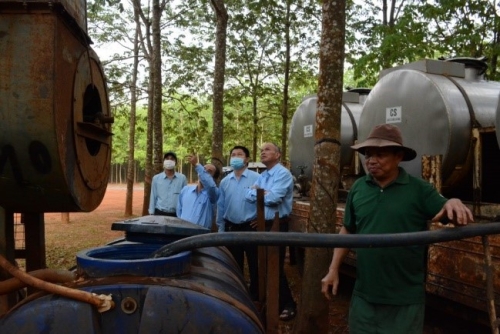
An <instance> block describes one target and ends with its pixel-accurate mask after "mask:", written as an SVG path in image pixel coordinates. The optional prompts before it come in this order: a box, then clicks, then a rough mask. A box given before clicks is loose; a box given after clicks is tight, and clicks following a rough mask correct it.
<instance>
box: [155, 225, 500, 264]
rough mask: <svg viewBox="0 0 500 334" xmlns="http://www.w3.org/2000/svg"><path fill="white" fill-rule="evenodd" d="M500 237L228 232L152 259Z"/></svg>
mask: <svg viewBox="0 0 500 334" xmlns="http://www.w3.org/2000/svg"><path fill="white" fill-rule="evenodd" d="M490 234H500V222H493V223H474V224H470V225H467V226H463V227H443V228H440V229H438V230H433V231H423V232H412V233H391V234H320V233H298V232H230V233H208V234H202V235H196V236H192V237H188V238H185V239H181V240H178V241H175V242H173V243H171V244H168V245H165V246H163V247H161V248H160V249H158V250H157V251H156V252H154V253H153V254H152V255H151V256H152V257H167V256H171V255H173V254H177V253H179V252H182V251H186V250H192V249H195V248H202V247H214V246H236V245H241V244H247V245H262V246H301V247H316V248H334V247H342V248H351V247H355V248H371V247H400V246H410V245H428V244H432V243H436V242H444V241H451V240H458V239H464V238H471V237H476V236H480V235H490Z"/></svg>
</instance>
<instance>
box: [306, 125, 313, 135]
mask: <svg viewBox="0 0 500 334" xmlns="http://www.w3.org/2000/svg"><path fill="white" fill-rule="evenodd" d="M312 136H313V126H312V124H309V125H304V138H307V137H312Z"/></svg>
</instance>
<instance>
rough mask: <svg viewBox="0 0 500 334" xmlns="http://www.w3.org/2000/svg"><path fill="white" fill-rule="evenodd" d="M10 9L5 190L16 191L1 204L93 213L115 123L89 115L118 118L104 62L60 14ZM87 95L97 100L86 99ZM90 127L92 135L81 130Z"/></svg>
mask: <svg viewBox="0 0 500 334" xmlns="http://www.w3.org/2000/svg"><path fill="white" fill-rule="evenodd" d="M5 6H6V5H5V2H3V3H0V36H1V37H0V49H1V50H2V52H1V53H0V63H1V64H2V66H1V67H0V100H1V101H2V103H1V104H0V154H1V156H0V187H1V188H2V189H9V191H2V192H1V193H0V206H3V207H6V208H8V209H9V210H12V211H15V212H71V211H91V210H93V209H95V208H96V207H97V206H98V205H99V204H100V202H101V201H102V198H103V197H104V192H105V190H106V185H107V183H106V182H105V181H107V178H108V175H109V164H110V153H111V147H110V145H111V132H110V125H109V123H105V124H102V123H99V122H97V124H96V121H95V119H92V117H89V116H92V115H96V114H98V113H101V114H103V115H105V116H107V117H105V118H104V119H107V120H108V121H109V116H110V110H109V103H108V95H107V91H106V86H105V81H104V77H103V73H102V69H101V67H100V63H99V60H98V58H97V56H96V55H95V53H94V52H93V51H92V50H91V49H90V48H89V45H88V44H86V42H85V38H84V37H82V34H81V31H80V29H76V28H72V27H71V26H69V25H68V24H67V22H66V19H65V18H63V17H62V16H61V15H60V13H59V12H58V11H51V10H49V9H39V7H36V8H37V9H36V10H29V11H28V10H26V9H24V7H22V6H20V5H18V6H10V7H5ZM6 8H7V9H6ZM89 87H92V89H90V94H87V95H86V92H87V91H89ZM86 96H87V97H88V96H90V102H88V101H87V100H85V101H82V100H83V99H84V97H86ZM84 117H86V118H85V119H84ZM97 118H98V117H97ZM82 123H88V124H84V125H83V127H85V126H87V127H86V128H85V129H86V130H82V131H77V129H79V128H81V126H80V125H81V124H82ZM88 128H90V129H91V130H88ZM92 133H96V134H97V135H96V136H97V137H99V138H97V139H96V138H93V137H91V135H92Z"/></svg>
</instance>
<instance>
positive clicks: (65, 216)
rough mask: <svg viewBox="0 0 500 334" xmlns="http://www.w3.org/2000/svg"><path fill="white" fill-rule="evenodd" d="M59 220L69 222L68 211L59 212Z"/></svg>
mask: <svg viewBox="0 0 500 334" xmlns="http://www.w3.org/2000/svg"><path fill="white" fill-rule="evenodd" d="M61 222H63V223H65V224H69V212H61Z"/></svg>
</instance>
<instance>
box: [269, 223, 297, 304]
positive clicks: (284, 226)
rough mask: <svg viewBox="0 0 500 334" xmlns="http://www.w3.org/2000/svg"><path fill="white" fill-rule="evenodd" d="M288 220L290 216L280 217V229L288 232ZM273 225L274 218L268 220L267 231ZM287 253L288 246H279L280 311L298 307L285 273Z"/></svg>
mask: <svg viewBox="0 0 500 334" xmlns="http://www.w3.org/2000/svg"><path fill="white" fill-rule="evenodd" d="M288 221H289V218H288V217H286V218H280V224H279V231H280V232H288ZM272 226H273V221H272V220H266V231H269V230H271V227H272ZM285 253H286V246H279V302H278V303H279V309H280V313H281V312H282V311H283V310H284V309H285V308H293V309H295V308H297V304H296V303H295V300H294V299H293V296H292V291H291V290H290V286H289V284H288V278H287V277H286V273H285V267H284V266H285Z"/></svg>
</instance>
